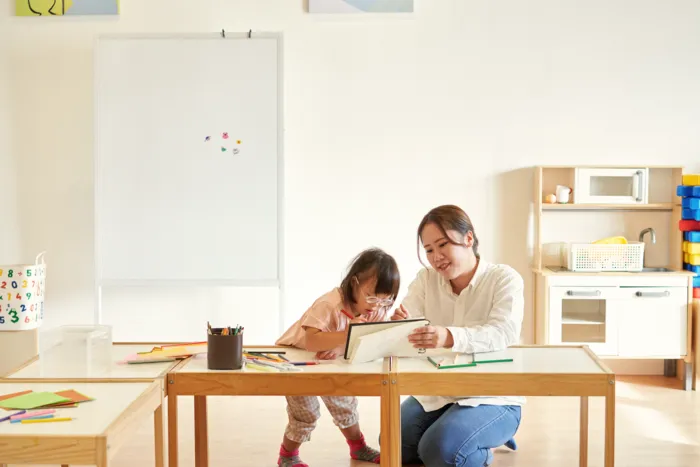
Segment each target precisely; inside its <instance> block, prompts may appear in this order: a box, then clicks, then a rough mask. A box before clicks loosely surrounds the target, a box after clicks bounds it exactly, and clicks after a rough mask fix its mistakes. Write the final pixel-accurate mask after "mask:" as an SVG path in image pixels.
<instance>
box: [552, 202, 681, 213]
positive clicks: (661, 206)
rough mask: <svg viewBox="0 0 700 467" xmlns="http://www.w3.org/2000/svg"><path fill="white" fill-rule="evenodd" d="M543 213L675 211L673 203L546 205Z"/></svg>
mask: <svg viewBox="0 0 700 467" xmlns="http://www.w3.org/2000/svg"><path fill="white" fill-rule="evenodd" d="M542 210H543V211H673V203H655V204H546V203H542Z"/></svg>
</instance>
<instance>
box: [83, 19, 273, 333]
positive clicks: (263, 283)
mask: <svg viewBox="0 0 700 467" xmlns="http://www.w3.org/2000/svg"><path fill="white" fill-rule="evenodd" d="M257 38H264V39H274V40H275V41H276V43H277V280H219V281H210V280H201V281H197V280H194V281H192V280H188V281H179V280H146V281H144V280H107V281H105V280H103V279H102V277H101V273H100V271H101V269H100V267H101V265H102V263H101V256H100V255H101V253H100V252H101V250H100V241H99V239H100V235H99V233H100V231H99V225H100V223H99V219H100V213H99V209H98V204H99V203H98V200H99V199H100V186H99V184H98V180H99V179H98V174H99V172H100V170H99V169H100V158H99V152H98V148H99V141H98V136H97V135H98V128H99V121H98V119H99V99H98V93H97V89H98V86H97V83H99V79H100V77H99V73H98V66H97V63H98V60H99V50H100V48H99V44H100V41H101V40H103V39H122V40H140V39H217V40H251V39H257ZM283 45H284V35H283V34H282V33H281V32H265V31H261V32H252V31H250V32H225V31H223V30H222V31H221V32H217V33H189V34H159V33H155V34H99V35H97V36H96V37H95V40H94V44H93V81H94V87H93V112H94V117H93V120H94V129H93V190H94V192H93V216H94V220H93V236H94V238H93V243H94V246H93V248H94V254H95V258H94V267H95V285H94V286H95V291H94V293H95V311H94V321H95V324H103V323H102V287H104V286H139V285H144V286H163V285H168V286H173V285H184V284H185V283H186V284H188V285H190V286H194V287H196V286H202V285H207V286H211V285H215V286H229V287H271V286H275V285H276V286H277V288H278V292H279V293H278V323H277V325H278V332H279V333H280V334H281V333H282V332H284V308H285V307H284V303H285V280H284V279H285V274H284V254H285V251H284V219H285V216H284V213H285V209H284V199H285V197H284V188H285V184H284V174H285V172H284V133H285V129H284V49H283Z"/></svg>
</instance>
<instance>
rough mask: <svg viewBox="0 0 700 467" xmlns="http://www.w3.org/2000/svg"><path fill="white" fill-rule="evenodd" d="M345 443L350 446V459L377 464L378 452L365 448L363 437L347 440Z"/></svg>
mask: <svg viewBox="0 0 700 467" xmlns="http://www.w3.org/2000/svg"><path fill="white" fill-rule="evenodd" d="M346 441H347V442H348V446H350V457H352V458H353V459H355V460H361V461H366V462H372V463H374V464H379V451H377V450H376V449H372V448H371V447H369V446H367V443H365V436H364V435H360V439H347V440H346Z"/></svg>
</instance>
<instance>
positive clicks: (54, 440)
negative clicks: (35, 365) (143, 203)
mask: <svg viewBox="0 0 700 467" xmlns="http://www.w3.org/2000/svg"><path fill="white" fill-rule="evenodd" d="M29 389H31V390H34V391H52V392H53V391H60V390H64V389H75V390H76V391H78V392H80V393H82V394H85V395H86V396H90V397H93V398H95V400H94V401H90V402H82V403H80V404H79V405H78V407H76V408H67V409H57V412H56V416H61V417H74V418H76V420H72V421H69V422H60V423H37V424H21V423H10V422H9V421H7V422H2V423H0V464H62V465H64V466H65V465H69V464H75V465H96V466H97V467H107V466H108V465H109V464H108V463H109V460H110V459H111V458H112V457H113V455H114V454H115V453H116V451H117V450H118V449H119V447H120V446H121V445H122V444H123V443H124V441H125V440H126V439H128V437H129V435H131V434H132V431H133V428H134V423H140V422H141V421H142V420H143V419H144V418H145V417H148V416H150V415H151V414H152V413H153V412H154V411H155V410H157V409H158V408H159V407H161V405H162V402H163V382H162V380H159V381H152V382H142V383H133V382H124V383H42V382H34V383H14V382H8V380H3V381H1V382H0V394H10V393H14V392H19V391H26V390H29ZM2 413H5V412H4V411H0V414H2ZM161 427H162V423H161ZM160 436H161V438H160V443H161V448H162V430H161V433H160ZM156 437H158V434H156ZM159 465H161V466H162V449H161V458H160V464H159Z"/></svg>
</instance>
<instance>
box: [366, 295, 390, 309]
mask: <svg viewBox="0 0 700 467" xmlns="http://www.w3.org/2000/svg"><path fill="white" fill-rule="evenodd" d="M365 301H366V302H367V303H369V304H370V305H379V306H380V307H382V308H386V307H389V306H391V305H392V304H393V303H394V300H392V299H390V298H379V297H368V296H365Z"/></svg>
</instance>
